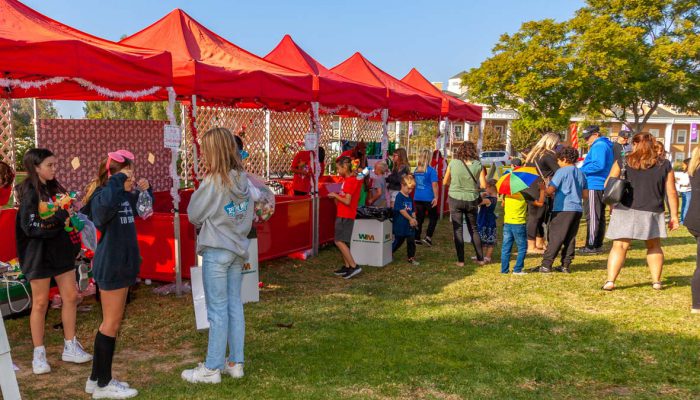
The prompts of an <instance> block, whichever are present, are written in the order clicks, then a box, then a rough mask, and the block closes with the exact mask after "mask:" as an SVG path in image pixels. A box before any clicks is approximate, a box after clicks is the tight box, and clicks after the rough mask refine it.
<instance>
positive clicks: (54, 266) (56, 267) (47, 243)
mask: <svg viewBox="0 0 700 400" xmlns="http://www.w3.org/2000/svg"><path fill="white" fill-rule="evenodd" d="M22 162H23V164H24V168H25V170H26V171H27V178H26V179H25V180H24V182H22V183H21V184H20V185H19V187H18V188H17V194H18V198H17V200H18V202H19V213H18V214H17V221H16V227H15V234H16V237H17V252H18V255H19V261H20V265H21V268H22V273H23V274H24V276H25V278H26V279H27V280H29V284H30V285H31V287H32V296H33V300H32V313H31V316H30V317H29V325H30V327H31V331H32V342H33V344H34V360H33V361H32V370H33V372H34V373H35V374H37V375H38V374H46V373H49V372H51V367H50V366H49V363H48V362H47V361H46V349H45V348H44V325H45V324H46V311H47V309H48V306H49V285H50V282H51V278H53V279H54V280H56V284H58V290H59V292H60V294H61V300H62V302H63V305H62V307H61V320H62V321H63V335H64V346H63V355H62V356H61V359H62V360H63V361H65V362H72V363H77V364H82V363H86V362H89V361H90V360H92V356H91V355H90V354H87V353H86V352H85V351H84V350H83V347H82V346H81V345H80V343H79V342H78V340H77V339H76V332H75V321H76V311H77V306H78V291H77V289H76V284H75V257H76V256H77V255H78V253H79V252H80V236H79V235H76V234H71V233H69V232H67V231H66V229H65V227H66V220H67V219H68V218H70V216H71V214H72V213H73V209H72V206H70V205H69V203H66V202H64V201H68V198H69V196H68V195H67V192H66V189H65V188H64V187H63V186H62V185H61V184H60V183H59V182H58V180H57V179H56V170H57V168H58V161H57V159H56V157H55V156H54V155H53V153H52V152H51V151H50V150H47V149H30V150H29V151H27V152H26V153H25V155H24V159H23V160H22ZM58 195H63V199H64V200H63V201H62V200H59V199H57V198H56V196H58ZM66 196H68V197H66ZM64 206H65V207H64Z"/></svg>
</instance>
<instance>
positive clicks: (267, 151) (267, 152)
mask: <svg viewBox="0 0 700 400" xmlns="http://www.w3.org/2000/svg"><path fill="white" fill-rule="evenodd" d="M265 155H266V157H265V179H270V110H265Z"/></svg>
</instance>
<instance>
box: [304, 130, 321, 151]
mask: <svg viewBox="0 0 700 400" xmlns="http://www.w3.org/2000/svg"><path fill="white" fill-rule="evenodd" d="M316 146H318V135H317V134H316V133H315V132H311V133H307V134H306V135H304V149H305V150H316Z"/></svg>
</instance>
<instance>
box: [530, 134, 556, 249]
mask: <svg viewBox="0 0 700 400" xmlns="http://www.w3.org/2000/svg"><path fill="white" fill-rule="evenodd" d="M559 141H560V139H559V135H558V134H556V133H553V132H550V133H546V134H544V135H542V137H541V138H540V140H538V141H537V143H536V144H535V146H533V147H532V149H531V150H530V151H529V152H528V153H527V158H526V159H525V165H526V166H528V167H535V168H536V169H537V172H538V173H539V175H540V178H541V179H542V180H543V181H544V182H545V183H547V182H549V180H550V179H551V178H552V177H553V176H554V173H555V172H556V171H557V170H558V169H559V164H558V163H557V156H556V148H557V146H558V145H559ZM536 187H537V186H536V185H533V186H532V189H531V191H532V193H530V194H531V196H530V197H532V198H533V199H536V198H537V197H538V196H537V194H538V191H537V190H536ZM551 209H552V207H551V206H550V204H549V201H547V202H545V205H544V207H537V206H535V205H534V204H533V202H532V201H531V200H529V201H528V203H527V252H528V253H531V254H532V253H536V254H542V253H543V252H544V248H545V239H544V228H545V225H546V224H547V221H549V216H550V214H551Z"/></svg>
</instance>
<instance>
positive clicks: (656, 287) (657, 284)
mask: <svg viewBox="0 0 700 400" xmlns="http://www.w3.org/2000/svg"><path fill="white" fill-rule="evenodd" d="M651 287H652V288H653V289H654V290H661V289H663V286H662V285H661V282H652V283H651Z"/></svg>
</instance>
